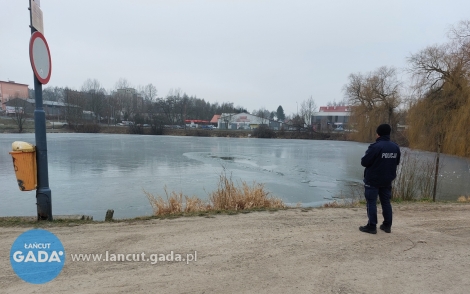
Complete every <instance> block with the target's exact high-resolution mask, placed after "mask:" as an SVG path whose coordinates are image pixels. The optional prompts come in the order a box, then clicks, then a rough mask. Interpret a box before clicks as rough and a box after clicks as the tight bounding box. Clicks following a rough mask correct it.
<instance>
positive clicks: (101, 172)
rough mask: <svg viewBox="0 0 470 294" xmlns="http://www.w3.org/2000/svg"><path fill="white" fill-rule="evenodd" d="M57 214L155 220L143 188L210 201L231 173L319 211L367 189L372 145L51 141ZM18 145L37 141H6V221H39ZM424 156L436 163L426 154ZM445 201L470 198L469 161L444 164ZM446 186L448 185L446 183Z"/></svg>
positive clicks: (87, 137)
mask: <svg viewBox="0 0 470 294" xmlns="http://www.w3.org/2000/svg"><path fill="white" fill-rule="evenodd" d="M47 139H48V160H49V185H50V188H51V191H52V211H53V214H54V215H60V214H87V215H92V216H93V217H94V219H95V220H102V219H104V216H105V213H106V210H107V209H114V211H115V213H114V216H115V218H127V217H136V216H142V215H150V214H151V213H152V211H151V207H150V205H149V203H148V200H147V198H146V196H145V195H144V193H143V192H142V190H143V189H145V190H146V191H149V192H151V193H153V194H154V195H161V196H162V197H164V198H165V194H164V188H165V187H167V190H168V191H176V192H183V193H184V194H185V195H188V196H193V195H195V196H198V197H200V198H207V195H208V193H209V192H212V191H214V190H215V189H216V188H217V183H218V179H219V175H220V174H221V172H222V170H223V168H225V169H226V172H227V174H228V175H230V174H231V175H232V178H233V180H234V181H235V182H239V181H240V180H243V181H246V182H247V183H248V184H251V183H252V182H253V181H256V182H257V183H264V184H265V187H266V189H267V190H268V191H270V192H271V194H272V195H274V196H277V197H280V198H281V199H283V200H284V202H285V203H288V204H292V205H296V204H297V203H301V204H302V205H303V206H319V205H321V204H323V203H325V202H327V201H331V200H332V199H334V198H335V197H338V196H340V195H346V196H347V193H348V191H350V186H351V185H361V184H362V174H363V168H362V167H361V165H360V158H361V157H362V156H363V155H364V152H365V150H366V149H367V146H368V144H364V143H356V142H343V141H311V140H281V139H254V138H245V139H238V138H208V137H177V136H175V137H173V136H139V135H107V134H48V135H47ZM13 141H26V142H30V143H33V144H34V134H0V150H1V152H0V177H1V179H2V181H1V183H2V186H1V189H0V191H1V192H0V199H1V201H2V203H3V204H2V205H1V206H0V216H15V215H36V205H35V203H36V202H35V191H30V192H21V191H19V189H18V186H17V184H16V178H15V175H14V170H13V165H12V160H11V156H10V155H9V154H8V152H9V151H10V149H11V143H12V142H13ZM420 154H422V156H432V154H431V153H427V152H421V153H420ZM442 162H443V165H444V168H443V169H442V173H441V178H442V179H444V180H443V181H442V182H443V184H441V189H440V190H439V193H438V198H439V199H448V200H455V199H456V198H457V197H458V196H460V195H463V194H465V191H466V192H467V193H466V194H470V184H469V182H470V181H468V179H469V178H470V176H469V175H470V171H469V160H467V159H462V158H458V157H452V156H444V157H443V158H442ZM444 182H445V183H444Z"/></svg>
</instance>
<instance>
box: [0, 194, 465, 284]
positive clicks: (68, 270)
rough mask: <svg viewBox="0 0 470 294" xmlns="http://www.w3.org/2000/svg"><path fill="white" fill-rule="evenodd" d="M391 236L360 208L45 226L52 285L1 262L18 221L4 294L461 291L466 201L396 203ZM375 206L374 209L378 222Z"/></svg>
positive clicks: (0, 271) (2, 275) (4, 270)
mask: <svg viewBox="0 0 470 294" xmlns="http://www.w3.org/2000/svg"><path fill="white" fill-rule="evenodd" d="M393 207H394V225H393V227H392V233H391V234H387V233H384V232H382V231H380V230H379V232H378V233H377V234H376V235H371V234H365V233H362V232H360V231H359V230H358V227H359V226H360V225H364V223H365V222H366V221H367V216H366V210H365V207H357V208H318V209H317V208H314V209H302V208H293V209H287V210H278V211H272V212H270V211H265V212H253V213H247V214H244V213H239V214H236V215H214V216H210V217H192V218H189V217H181V218H174V219H168V218H166V219H148V220H141V221H120V222H109V223H106V222H101V223H96V224H95V223H93V224H83V225H66V226H50V227H45V229H46V230H49V231H50V232H52V233H54V234H55V235H56V236H57V237H58V238H59V239H60V240H61V242H62V244H63V246H64V248H65V250H66V261H65V265H64V268H63V269H62V272H61V273H60V274H59V276H58V277H57V278H56V279H54V280H53V281H51V282H49V283H47V284H42V285H33V284H28V283H26V282H24V281H22V280H21V279H20V278H18V277H17V276H16V275H15V274H14V272H13V270H12V268H11V266H10V264H9V262H8V261H7V260H9V248H10V246H11V244H12V243H13V242H14V240H15V239H16V238H17V237H18V236H19V235H20V234H21V233H23V232H25V231H27V230H28V228H25V227H19V226H17V227H0V233H1V234H2V238H1V239H0V246H1V247H2V248H5V250H2V251H1V252H0V260H3V261H4V262H2V263H1V264H0V285H1V287H2V290H3V291H4V293H30V292H34V291H41V292H48V293H64V292H65V293H73V292H77V291H80V292H84V293H85V292H86V293H129V292H132V293H151V292H155V291H156V289H158V292H159V293H221V292H228V293H254V292H262V293H268V292H269V293H378V292H380V293H436V292H439V293H440V292H442V293H465V292H466V291H467V289H468V288H469V287H470V281H469V280H468V276H469V275H470V268H469V267H468V261H469V258H470V255H469V253H468V240H469V239H470V226H469V221H468V215H469V212H470V205H468V204H458V203H435V204H434V203H432V204H427V203H425V204H422V203H416V204H413V203H410V204H395V205H394V206H393ZM380 219H381V216H380V209H379V220H380ZM171 251H174V252H176V253H187V252H196V251H197V261H195V262H192V263H189V264H186V263H181V262H175V261H173V262H159V263H156V264H151V263H150V262H142V261H140V262H133V261H120V262H117V261H116V262H112V261H105V262H93V261H89V262H84V261H73V260H72V258H71V255H72V254H105V252H109V253H110V254H116V253H122V254H126V253H127V254H132V253H136V254H140V253H141V252H145V253H146V254H156V253H160V254H161V253H169V252H171Z"/></svg>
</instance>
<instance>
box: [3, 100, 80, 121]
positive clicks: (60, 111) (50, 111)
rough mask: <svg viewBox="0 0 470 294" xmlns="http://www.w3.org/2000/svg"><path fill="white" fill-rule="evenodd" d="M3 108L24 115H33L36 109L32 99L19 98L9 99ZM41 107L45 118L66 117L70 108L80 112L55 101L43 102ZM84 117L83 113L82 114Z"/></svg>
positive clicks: (78, 109) (68, 105) (73, 106)
mask: <svg viewBox="0 0 470 294" xmlns="http://www.w3.org/2000/svg"><path fill="white" fill-rule="evenodd" d="M3 105H4V106H5V107H7V106H8V107H10V108H11V107H15V108H21V109H23V111H24V112H25V113H26V114H31V115H32V114H33V113H34V110H35V109H36V101H35V100H34V99H21V98H13V99H10V100H9V101H8V102H5V103H4V104H3ZM42 107H43V109H44V112H45V113H46V116H56V117H57V116H64V117H65V116H66V115H67V111H70V108H74V109H77V111H81V108H80V107H78V106H75V105H71V104H67V103H63V102H57V101H47V100H46V101H43V102H42ZM84 116H85V113H84Z"/></svg>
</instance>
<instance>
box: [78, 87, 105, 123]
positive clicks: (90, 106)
mask: <svg viewBox="0 0 470 294" xmlns="http://www.w3.org/2000/svg"><path fill="white" fill-rule="evenodd" d="M82 92H83V93H84V95H85V97H86V100H87V110H90V111H92V112H93V113H94V115H95V119H97V122H98V123H99V122H100V118H101V115H102V112H103V111H104V109H105V92H106V91H105V89H104V88H103V87H101V84H100V82H99V81H98V80H97V79H88V80H86V81H85V82H84V83H83V86H82Z"/></svg>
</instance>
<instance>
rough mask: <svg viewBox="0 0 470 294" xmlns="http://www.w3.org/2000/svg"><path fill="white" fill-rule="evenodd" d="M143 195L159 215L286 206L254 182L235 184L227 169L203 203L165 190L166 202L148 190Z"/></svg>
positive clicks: (261, 185) (262, 186)
mask: <svg viewBox="0 0 470 294" xmlns="http://www.w3.org/2000/svg"><path fill="white" fill-rule="evenodd" d="M144 194H145V195H146V196H147V199H148V200H149V202H150V205H151V206H152V209H153V212H154V215H156V216H166V215H176V214H183V213H196V212H211V211H221V210H222V211H242V210H250V209H278V208H285V207H286V205H285V204H284V202H283V201H282V200H281V199H279V198H275V197H271V196H270V195H269V192H267V191H266V190H265V188H264V185H263V184H258V183H255V182H253V185H252V186H250V185H248V184H247V183H246V182H244V181H242V182H241V183H240V185H236V184H235V183H234V182H233V180H232V176H230V177H227V174H226V172H225V170H224V171H223V172H222V173H221V175H220V176H219V183H218V185H217V190H215V191H214V192H211V193H209V200H208V201H204V200H201V199H200V198H198V197H196V196H193V197H188V196H186V195H183V193H181V192H180V193H176V192H171V193H168V191H167V189H166V187H165V194H166V200H165V199H163V198H162V197H161V196H157V197H155V196H154V195H153V194H151V193H149V192H147V191H145V190H144Z"/></svg>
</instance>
